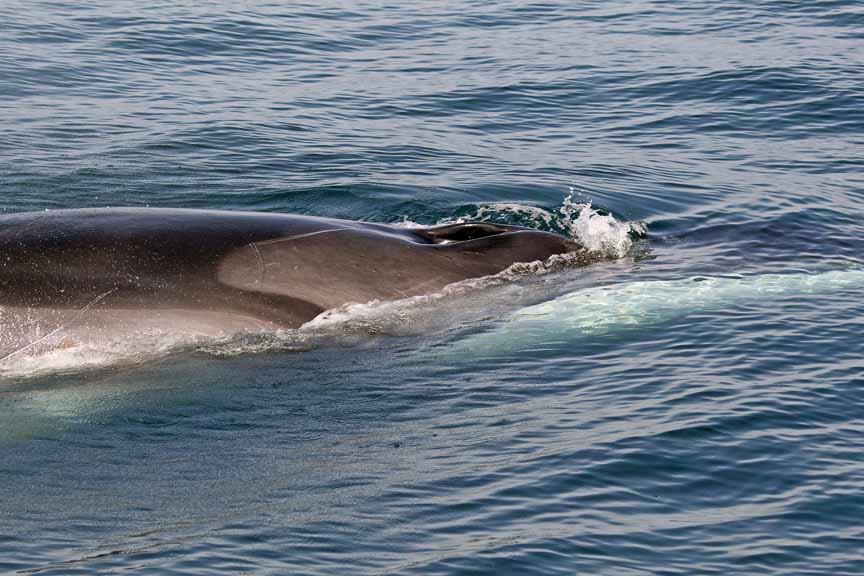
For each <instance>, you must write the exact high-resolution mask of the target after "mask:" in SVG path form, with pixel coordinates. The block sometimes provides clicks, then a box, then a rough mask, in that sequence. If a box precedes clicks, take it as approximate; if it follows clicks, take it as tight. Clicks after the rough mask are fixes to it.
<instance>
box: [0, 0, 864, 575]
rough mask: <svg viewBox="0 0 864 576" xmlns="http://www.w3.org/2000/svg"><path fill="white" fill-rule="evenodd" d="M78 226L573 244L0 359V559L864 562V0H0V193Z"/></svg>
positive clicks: (125, 565) (306, 564) (213, 567)
mask: <svg viewBox="0 0 864 576" xmlns="http://www.w3.org/2000/svg"><path fill="white" fill-rule="evenodd" d="M92 206H152V207H186V208H218V209H228V210H258V211H272V212H288V213H299V214H309V215H316V216H326V217H338V218H349V219H355V220H368V221H374V222H385V223H394V224H397V223H398V224H400V225H404V226H411V225H431V224H436V223H441V222H453V221H464V220H486V221H496V222H504V223H513V224H521V225H526V226H533V227H538V228H542V229H546V230H554V231H557V232H560V233H566V234H570V235H571V236H573V237H575V238H577V239H579V240H580V241H582V242H584V243H586V245H590V246H591V247H592V249H593V250H596V251H597V253H598V254H601V255H602V256H603V257H602V258H601V259H600V261H599V262H596V263H594V264H592V265H590V266H587V267H584V268H567V267H563V268H562V267H555V266H545V267H544V266H539V265H535V266H534V267H529V268H526V269H525V270H522V271H521V273H518V274H509V275H505V277H499V278H495V279H489V280H487V281H482V282H478V283H473V284H472V285H471V286H467V287H461V288H457V289H450V290H447V291H445V292H444V293H441V294H437V295H433V296H430V297H428V298H425V299H415V300H412V301H407V302H397V303H391V304H365V305H361V306H353V307H347V308H345V309H342V310H337V311H335V312H333V313H331V314H330V315H328V316H327V317H325V318H320V319H318V320H316V321H314V322H313V326H311V327H307V328H306V330H305V331H294V332H290V331H289V332H286V333H274V334H262V335H260V336H257V337H254V338H239V339H234V340H228V341H218V342H217V341H214V342H198V343H194V345H191V344H189V343H186V344H185V345H183V346H180V345H177V346H175V345H174V343H172V342H153V341H143V342H142V341H137V340H135V339H134V338H130V339H129V341H116V342H107V343H105V347H104V349H101V350H96V349H89V350H76V349H75V348H74V347H72V348H68V347H67V348H59V349H58V350H55V351H54V352H52V353H45V354H41V355H40V354H29V353H28V354H24V353H22V354H18V355H15V356H12V357H9V358H7V359H6V360H4V361H2V362H0V573H2V574H39V575H49V574H50V575H74V574H88V575H89V574H154V575H155V574H158V575H165V574H196V575H197V574H256V575H257V574H274V575H276V574H320V575H331V574H340V575H347V574H357V575H372V574H427V575H457V574H460V575H461V574H472V575H473V574H502V575H503V574H514V575H524V574H550V575H552V574H556V575H557V574H561V575H573V574H592V575H610V576H611V575H615V576H626V575H634V576H636V575H647V574H664V575H672V574H681V575H694V574H722V575H729V574H746V575H754V574H778V575H781V574H782V575H789V574H796V575H826V574H831V575H834V576H840V575H858V576H860V575H861V574H864V334H862V331H864V255H862V254H864V4H862V2H861V1H860V0H821V1H820V0H809V1H799V0H773V1H772V0H765V1H758V2H753V1H747V2H744V1H737V0H720V1H712V2H708V1H697V0H684V1H681V2H650V1H636V0H622V1H603V2H599V1H586V2H560V1H557V2H556V1H552V2H542V1H538V2H513V1H500V2H468V1H466V0H454V1H443V2H431V1H423V0H421V1H416V2H403V3H389V2H378V1H369V2H315V3H288V2H263V1H255V0H250V1H230V2H229V1H226V0H213V1H209V2H192V1H190V0H171V1H163V0H153V1H149V2H133V1H131V0H92V1H87V2H83V1H80V0H79V1H77V2H76V1H66V2H59V1H50V2H49V1H31V0H27V1H25V0H2V2H0V210H2V211H3V212H4V213H13V212H20V211H31V210H55V209H60V208H72V207H92ZM0 259H2V254H0ZM361 304H362V303H361ZM16 329H17V328H16V326H15V325H13V324H6V325H2V324H0V330H4V331H5V335H6V336H9V335H14V334H13V332H12V331H14V330H16ZM0 336H3V334H0Z"/></svg>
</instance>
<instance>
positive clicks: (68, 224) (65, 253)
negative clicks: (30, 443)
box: [0, 208, 582, 362]
mask: <svg viewBox="0 0 864 576" xmlns="http://www.w3.org/2000/svg"><path fill="white" fill-rule="evenodd" d="M581 249H582V248H581V247H580V246H579V245H578V244H577V243H576V242H574V241H572V240H569V239H566V238H564V237H561V236H558V235H556V234H552V233H548V232H541V231H538V230H532V229H526V228H520V227H516V226H505V225H498V224H488V223H465V224H452V225H446V226H437V227H431V228H399V227H395V226H389V225H385V224H374V223H365V222H354V221H349V220H336V219H328V218H316V217H309V216H297V215H287V214H275V213H258V212H232V211H218V210H190V209H159V208H117V209H111V208H101V209H83V210H56V211H47V212H32V213H20V214H10V215H3V216H0V326H2V325H3V324H6V326H5V328H3V331H4V332H6V335H5V336H4V335H0V362H2V361H3V359H4V358H8V357H10V356H11V355H14V354H17V353H18V352H20V351H22V350H23V348H29V347H31V346H32V345H34V344H35V343H36V342H40V341H42V340H44V339H45V338H47V337H49V336H56V335H57V334H58V333H60V332H63V331H68V329H69V328H70V327H71V326H73V325H76V326H82V325H86V326H87V328H88V329H92V330H101V331H103V332H105V333H108V332H111V331H112V330H113V331H117V329H118V327H119V326H121V325H123V326H127V327H128V326H133V325H143V326H148V325H153V326H161V327H162V328H165V327H171V326H175V327H177V328H180V327H183V328H184V329H186V330H190V331H193V332H196V333H200V334H208V335H209V334H225V333H230V332H238V331H246V330H259V329H268V328H270V329H273V328H293V327H297V326H300V325H301V324H303V323H305V322H307V321H309V320H311V319H312V318H314V317H315V316H317V315H318V314H319V313H321V312H322V311H324V310H327V309H329V308H333V307H336V306H339V305H342V304H347V303H351V302H368V301H372V300H395V299H401V298H406V297H410V296H416V295H421V294H426V293H431V292H434V291H437V290H439V289H440V288H442V287H444V286H446V285H448V284H451V283H453V282H457V281H460V280H465V279H468V278H477V277H481V276H488V275H491V274H495V273H498V272H500V271H502V270H504V269H506V268H507V267H509V266H510V265H512V264H514V263H517V262H531V261H536V260H545V259H547V258H548V257H550V256H552V255H555V254H563V253H568V252H575V251H579V250H581ZM4 315H5V318H6V320H5V321H4V320H3V316H4ZM34 318H36V321H34V320H33V319H34ZM10 322H11V323H12V325H16V326H18V329H17V334H11V332H15V331H16V330H15V329H12V330H11V331H10ZM10 350H11V351H10Z"/></svg>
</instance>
